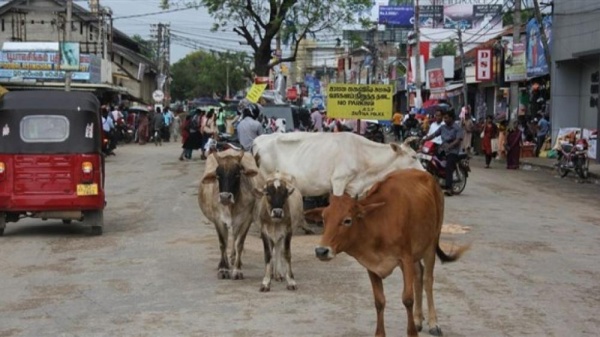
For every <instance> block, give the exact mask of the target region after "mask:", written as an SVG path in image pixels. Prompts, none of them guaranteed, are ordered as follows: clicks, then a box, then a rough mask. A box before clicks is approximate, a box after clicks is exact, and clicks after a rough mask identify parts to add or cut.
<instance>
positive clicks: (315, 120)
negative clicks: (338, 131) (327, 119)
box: [310, 108, 323, 132]
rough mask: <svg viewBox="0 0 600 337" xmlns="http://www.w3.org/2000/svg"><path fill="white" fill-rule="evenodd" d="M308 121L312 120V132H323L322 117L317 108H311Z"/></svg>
mask: <svg viewBox="0 0 600 337" xmlns="http://www.w3.org/2000/svg"><path fill="white" fill-rule="evenodd" d="M310 119H312V124H313V131H316V132H323V115H321V112H320V111H319V109H317V108H312V110H311V114H310Z"/></svg>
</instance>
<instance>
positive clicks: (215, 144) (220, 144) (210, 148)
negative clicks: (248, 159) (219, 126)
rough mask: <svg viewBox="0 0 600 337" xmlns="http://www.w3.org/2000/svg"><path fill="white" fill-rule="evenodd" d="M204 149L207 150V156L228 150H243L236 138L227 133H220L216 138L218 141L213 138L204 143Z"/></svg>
mask: <svg viewBox="0 0 600 337" xmlns="http://www.w3.org/2000/svg"><path fill="white" fill-rule="evenodd" d="M205 149H207V151H206V153H207V155H208V154H211V153H214V152H222V151H225V150H228V149H233V150H237V151H242V150H243V148H242V145H241V144H240V142H239V140H238V139H237V137H236V136H234V135H230V134H228V133H220V134H219V136H218V140H215V139H214V138H209V139H208V141H207V142H206V145H205Z"/></svg>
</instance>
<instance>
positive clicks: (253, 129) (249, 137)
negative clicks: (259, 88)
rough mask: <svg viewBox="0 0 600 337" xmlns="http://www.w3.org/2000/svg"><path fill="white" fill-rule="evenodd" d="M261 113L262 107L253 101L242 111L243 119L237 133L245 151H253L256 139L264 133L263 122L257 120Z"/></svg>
mask: <svg viewBox="0 0 600 337" xmlns="http://www.w3.org/2000/svg"><path fill="white" fill-rule="evenodd" d="M259 115H260V109H259V108H258V106H257V105H256V104H253V103H251V104H249V105H248V106H246V107H245V108H244V110H243V111H242V120H241V121H240V123H239V124H238V125H237V133H238V139H239V140H240V145H242V148H243V149H244V151H247V152H252V143H253V142H254V139H256V137H258V136H260V135H262V134H263V133H264V130H263V127H262V124H261V123H259V122H258V121H257V120H256V119H257V118H258V116H259Z"/></svg>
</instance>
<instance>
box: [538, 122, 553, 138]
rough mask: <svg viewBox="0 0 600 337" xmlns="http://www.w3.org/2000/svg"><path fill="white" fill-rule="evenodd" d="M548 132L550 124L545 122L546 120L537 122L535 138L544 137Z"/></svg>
mask: <svg viewBox="0 0 600 337" xmlns="http://www.w3.org/2000/svg"><path fill="white" fill-rule="evenodd" d="M548 131H550V123H549V122H548V121H547V120H546V118H542V119H540V121H539V122H538V132H537V136H538V137H544V136H546V135H547V134H548Z"/></svg>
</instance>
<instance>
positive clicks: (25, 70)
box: [0, 50, 100, 83]
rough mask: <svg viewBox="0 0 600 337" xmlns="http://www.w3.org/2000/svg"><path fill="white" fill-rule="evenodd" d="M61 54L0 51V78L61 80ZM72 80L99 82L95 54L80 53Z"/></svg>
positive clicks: (62, 77) (62, 75) (62, 78)
mask: <svg viewBox="0 0 600 337" xmlns="http://www.w3.org/2000/svg"><path fill="white" fill-rule="evenodd" d="M60 61H61V56H60V54H59V53H58V52H57V51H56V52H54V51H38V52H36V51H4V50H3V51H0V79H11V78H21V79H28V80H39V81H44V82H48V81H50V82H52V81H56V82H62V81H64V79H65V71H64V70H62V69H60ZM77 62H78V64H79V65H78V67H77V69H76V70H75V71H73V73H72V74H71V75H72V79H73V81H80V82H88V83H99V82H100V65H99V60H98V57H97V56H95V55H87V54H80V55H79V60H78V61H77Z"/></svg>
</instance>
